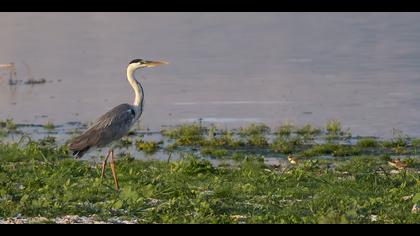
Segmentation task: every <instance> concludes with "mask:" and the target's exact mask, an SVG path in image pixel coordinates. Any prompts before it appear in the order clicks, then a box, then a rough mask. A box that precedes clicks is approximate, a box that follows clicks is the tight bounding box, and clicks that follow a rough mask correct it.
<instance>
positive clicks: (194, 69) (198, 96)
mask: <svg viewBox="0 0 420 236" xmlns="http://www.w3.org/2000/svg"><path fill="white" fill-rule="evenodd" d="M419 22H420V13H5V12H2V13H0V26H1V27H0V64H2V63H9V62H14V63H15V65H16V69H17V77H18V79H19V80H27V79H28V78H29V77H31V76H33V77H34V78H35V79H40V78H45V79H46V80H47V83H46V84H42V85H35V86H30V85H23V84H22V85H17V86H9V85H8V73H7V72H6V71H5V70H0V119H5V118H13V119H15V120H16V121H17V122H20V123H37V124H44V123H46V122H48V121H51V122H54V123H56V124H62V123H65V122H68V121H81V122H88V121H91V120H94V119H96V118H97V117H98V116H99V115H101V114H102V113H104V112H106V111H107V110H109V109H111V108H112V107H113V106H115V105H118V104H120V103H125V102H129V103H131V102H132V100H133V93H132V91H131V88H130V86H129V84H128V83H127V81H126V74H125V68H126V65H127V63H128V62H129V61H130V60H132V59H134V58H145V59H156V60H159V59H162V60H167V61H169V62H170V64H169V65H166V66H162V67H158V68H153V69H146V70H144V71H142V72H138V73H137V74H136V75H137V77H138V78H139V79H140V80H141V81H142V82H143V86H144V89H145V96H146V97H145V111H144V113H143V116H142V120H141V124H142V125H143V126H144V127H149V128H150V129H152V130H157V129H159V128H160V127H161V125H172V124H177V123H181V122H190V121H196V120H197V119H198V118H203V120H204V121H205V122H206V121H207V122H214V123H217V124H220V126H221V127H229V128H231V127H237V126H242V125H244V124H246V123H249V122H265V123H267V124H269V125H271V126H277V125H279V124H281V123H282V122H283V121H293V122H295V123H297V124H299V125H300V124H303V123H306V122H308V123H311V124H313V125H316V126H323V125H324V124H325V123H326V122H327V121H328V120H330V119H339V120H341V121H342V123H343V124H344V126H345V127H349V128H351V130H352V132H353V134H356V135H374V136H381V137H389V136H391V135H392V129H393V128H396V129H400V130H402V131H403V132H404V133H407V134H409V135H412V136H420V119H419V118H420V109H419V107H420V92H419V91H420V24H419ZM26 65H28V66H29V69H28V67H27V66H26ZM29 70H30V71H29Z"/></svg>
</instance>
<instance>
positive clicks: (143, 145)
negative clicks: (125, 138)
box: [136, 140, 159, 154]
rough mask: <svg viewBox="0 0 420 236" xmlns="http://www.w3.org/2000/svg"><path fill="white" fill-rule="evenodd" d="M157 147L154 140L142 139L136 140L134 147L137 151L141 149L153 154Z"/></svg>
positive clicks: (157, 144)
mask: <svg viewBox="0 0 420 236" xmlns="http://www.w3.org/2000/svg"><path fill="white" fill-rule="evenodd" d="M158 147H159V143H157V142H154V141H143V140H137V141H136V148H137V150H139V151H143V152H145V153H146V154H153V153H155V152H156V151H157V149H158Z"/></svg>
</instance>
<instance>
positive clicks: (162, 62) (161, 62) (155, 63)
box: [145, 61, 169, 67]
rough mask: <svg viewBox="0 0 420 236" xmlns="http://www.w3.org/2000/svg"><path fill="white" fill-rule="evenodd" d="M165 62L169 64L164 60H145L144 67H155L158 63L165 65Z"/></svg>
mask: <svg viewBox="0 0 420 236" xmlns="http://www.w3.org/2000/svg"><path fill="white" fill-rule="evenodd" d="M165 64H169V63H168V62H166V61H146V62H145V65H146V67H155V66H158V65H165Z"/></svg>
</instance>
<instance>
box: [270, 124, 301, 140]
mask: <svg viewBox="0 0 420 236" xmlns="http://www.w3.org/2000/svg"><path fill="white" fill-rule="evenodd" d="M295 130H296V127H295V126H294V125H293V124H291V123H287V122H286V123H284V124H282V125H281V126H280V127H278V128H277V129H276V130H275V131H274V134H275V135H276V136H280V137H282V138H289V137H290V136H291V135H292V133H293V132H294V131H295Z"/></svg>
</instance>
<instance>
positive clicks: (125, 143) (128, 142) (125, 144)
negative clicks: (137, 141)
mask: <svg viewBox="0 0 420 236" xmlns="http://www.w3.org/2000/svg"><path fill="white" fill-rule="evenodd" d="M120 144H121V146H122V147H129V146H131V144H133V140H131V138H128V137H123V138H121V139H120Z"/></svg>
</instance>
